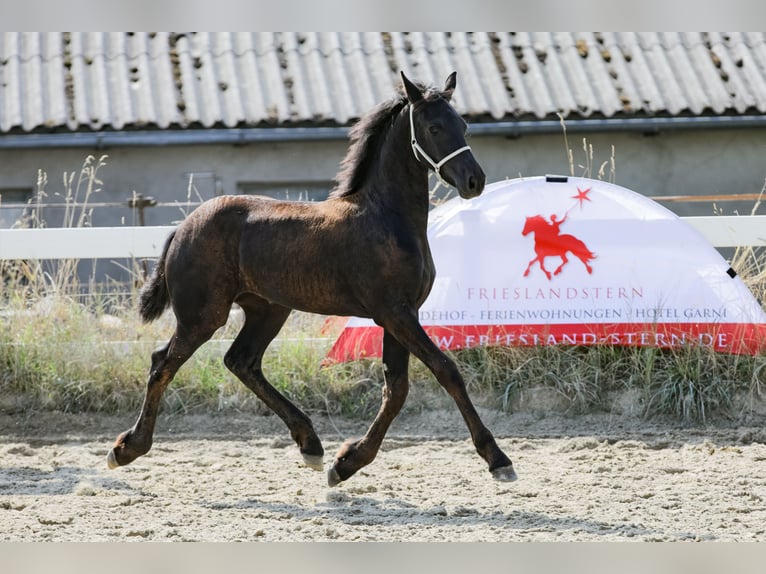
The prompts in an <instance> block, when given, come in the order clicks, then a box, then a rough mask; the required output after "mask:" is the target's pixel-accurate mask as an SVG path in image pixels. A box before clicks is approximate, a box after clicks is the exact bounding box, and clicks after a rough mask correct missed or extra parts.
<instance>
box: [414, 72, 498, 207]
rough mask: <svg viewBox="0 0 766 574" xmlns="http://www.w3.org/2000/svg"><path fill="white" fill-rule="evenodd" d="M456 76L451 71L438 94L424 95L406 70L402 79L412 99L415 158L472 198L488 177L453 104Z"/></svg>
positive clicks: (465, 125)
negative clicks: (409, 77)
mask: <svg viewBox="0 0 766 574" xmlns="http://www.w3.org/2000/svg"><path fill="white" fill-rule="evenodd" d="M456 76H457V75H456V73H455V72H452V73H451V74H450V75H449V77H448V78H447V82H446V83H445V85H444V89H443V90H442V91H441V92H437V93H435V94H431V93H428V94H424V93H423V92H422V91H421V90H420V88H418V87H417V86H416V85H415V84H413V83H412V82H411V81H410V80H408V79H407V77H406V76H405V75H404V72H402V82H403V84H404V89H405V91H406V93H407V99H408V101H409V109H408V112H409V117H410V143H411V145H412V150H413V152H414V154H415V157H416V158H417V159H418V161H420V162H422V163H425V164H428V165H429V167H430V168H431V169H432V170H433V171H434V172H435V173H436V175H437V177H438V178H439V179H440V180H442V181H443V182H445V183H447V184H449V185H452V186H454V187H455V188H457V190H458V193H459V194H460V196H461V197H464V198H466V199H469V198H471V197H476V196H477V195H479V194H481V192H482V191H483V190H484V182H485V179H486V176H485V175H484V171H483V170H482V169H481V166H479V163H478V162H477V161H476V158H474V156H473V153H472V152H471V148H470V147H469V146H468V145H467V144H466V142H465V133H466V130H467V129H468V125H467V124H466V123H465V121H463V118H461V117H460V115H459V114H458V113H457V112H456V111H455V108H453V107H452V105H451V104H450V99H451V98H452V93H453V92H454V90H455V85H456V83H457V81H456Z"/></svg>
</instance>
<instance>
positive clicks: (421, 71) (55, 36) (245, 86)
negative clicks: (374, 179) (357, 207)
mask: <svg viewBox="0 0 766 574" xmlns="http://www.w3.org/2000/svg"><path fill="white" fill-rule="evenodd" d="M0 36H1V39H0V131H2V132H17V133H18V132H35V131H37V132H39V131H51V130H56V131H71V130H81V129H86V130H87V129H91V130H103V129H114V130H123V129H150V128H161V129H166V128H184V127H244V126H248V127H249V126H265V125H286V126H290V125H346V124H348V123H350V122H352V121H353V120H354V119H356V118H358V117H360V116H361V115H362V114H363V113H365V112H366V111H367V110H369V109H370V108H371V107H372V106H373V105H375V104H376V103H377V102H379V101H382V100H384V99H387V98H389V97H390V96H391V94H392V93H393V91H394V89H395V86H396V85H397V84H398V82H399V76H398V73H399V70H403V71H404V72H405V73H406V74H408V75H409V76H410V77H411V78H414V79H418V80H422V81H425V82H428V83H435V84H440V83H441V82H442V81H443V80H444V79H445V78H446V77H447V75H448V74H449V73H450V72H452V71H453V70H457V72H458V91H457V93H456V96H455V104H456V106H457V108H458V110H459V111H460V112H461V113H463V114H466V115H468V116H471V117H472V119H473V121H482V120H508V119H514V118H525V119H535V118H537V119H543V118H546V119H551V118H556V117H557V114H558V113H561V114H562V115H563V116H564V117H567V118H588V117H606V118H614V117H642V116H676V115H720V114H744V113H749V114H763V113H766V33H763V32H751V33H740V32H699V33H691V32H678V33H669V32H661V33H656V32H646V33H625V32H621V33H607V32H539V33H527V32H496V33H486V32H476V33H470V32H451V33H450V32H428V33H415V32H412V33H399V32H358V33H353V32H338V33H325V32H322V33H311V32H307V33H296V32H275V33H264V32H253V33H250V32H231V33H221V32H215V33H201V32H186V33H167V32H156V33H155V32H152V33H145V32H135V33H117V32H82V33H81V32H63V33H59V32H4V33H2V34H0Z"/></svg>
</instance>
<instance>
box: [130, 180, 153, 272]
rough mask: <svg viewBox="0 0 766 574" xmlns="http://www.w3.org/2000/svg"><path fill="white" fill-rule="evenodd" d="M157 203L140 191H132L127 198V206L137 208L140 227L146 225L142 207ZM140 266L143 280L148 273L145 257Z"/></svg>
mask: <svg viewBox="0 0 766 574" xmlns="http://www.w3.org/2000/svg"><path fill="white" fill-rule="evenodd" d="M156 205H157V200H156V199H154V198H153V197H151V196H149V197H144V196H143V195H142V194H140V193H134V194H133V197H131V198H129V199H128V207H130V208H131V209H137V210H138V224H139V225H140V226H141V227H145V226H146V219H145V218H144V209H146V208H147V207H154V206H156ZM141 268H142V269H143V270H144V277H143V279H144V281H145V280H146V277H147V276H148V275H149V267H148V266H147V264H146V259H142V260H141Z"/></svg>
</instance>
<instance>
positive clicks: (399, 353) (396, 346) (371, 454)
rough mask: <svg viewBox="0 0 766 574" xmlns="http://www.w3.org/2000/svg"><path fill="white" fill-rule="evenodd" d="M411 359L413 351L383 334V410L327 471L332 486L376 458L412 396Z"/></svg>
mask: <svg viewBox="0 0 766 574" xmlns="http://www.w3.org/2000/svg"><path fill="white" fill-rule="evenodd" d="M409 358H410V353H409V351H408V350H407V349H406V348H405V347H403V346H402V345H401V343H399V341H397V340H396V339H395V338H394V337H393V336H392V335H391V334H390V333H389V332H388V331H385V332H384V334H383V369H384V376H385V386H384V387H383V400H382V402H381V405H380V411H378V415H377V416H376V417H375V420H374V421H373V422H372V424H371V425H370V428H369V429H368V430H367V433H366V434H365V435H364V437H362V438H361V439H359V440H358V441H355V442H347V443H346V444H344V445H343V446H342V447H341V448H340V450H339V451H338V454H337V455H336V456H335V462H334V464H333V466H332V468H330V470H329V471H328V472H327V482H328V483H329V485H330V486H336V485H338V484H339V483H340V482H341V481H344V480H346V479H347V478H349V477H350V476H351V475H353V474H354V473H355V472H356V471H358V470H359V469H360V468H362V467H363V466H365V465H368V464H370V463H371V462H372V461H373V460H374V459H375V456H376V455H377V454H378V450H379V449H380V445H381V443H382V442H383V438H384V437H385V435H386V431H388V427H389V426H391V423H392V422H393V420H394V418H396V415H398V414H399V411H401V410H402V406H403V405H404V401H405V399H406V398H407V395H408V393H409V388H410V383H409V380H408V378H407V377H408V375H407V370H408V367H409Z"/></svg>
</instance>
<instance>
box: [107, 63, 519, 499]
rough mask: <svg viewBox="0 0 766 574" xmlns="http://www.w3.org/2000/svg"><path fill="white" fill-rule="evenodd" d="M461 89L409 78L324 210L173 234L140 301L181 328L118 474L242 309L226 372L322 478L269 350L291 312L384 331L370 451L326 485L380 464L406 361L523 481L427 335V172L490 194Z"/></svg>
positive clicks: (246, 209) (242, 204) (365, 443)
mask: <svg viewBox="0 0 766 574" xmlns="http://www.w3.org/2000/svg"><path fill="white" fill-rule="evenodd" d="M455 76H456V75H455V73H452V74H451V75H450V76H449V77H448V78H447V82H446V85H445V87H444V89H443V90H442V91H439V90H434V89H425V88H421V87H419V86H416V85H415V84H413V83H412V82H410V81H409V80H408V79H407V78H406V77H405V75H404V74H402V82H403V86H404V93H403V94H401V95H400V96H398V97H396V98H394V99H393V100H391V101H390V102H386V103H383V104H380V105H378V106H377V107H376V108H374V109H373V110H372V111H371V112H370V113H369V114H367V115H366V116H365V117H363V118H362V119H361V120H360V121H359V122H358V123H357V124H356V125H355V126H354V127H353V129H352V131H351V134H350V136H351V140H352V143H351V145H350V147H349V150H348V152H347V155H346V157H345V159H344V160H343V162H342V164H341V169H340V172H339V174H338V180H337V181H338V185H337V187H336V188H335V189H334V190H333V191H332V193H331V194H330V197H329V198H328V199H327V200H326V201H323V202H317V203H302V202H288V201H276V200H272V199H268V198H262V197H254V196H223V197H217V198H215V199H211V200H209V201H207V202H205V203H204V204H202V205H201V206H199V207H198V208H197V209H196V210H195V211H194V212H193V213H191V215H189V217H188V218H187V219H186V220H184V221H183V223H181V224H180V225H179V226H178V227H177V228H176V230H175V231H174V232H173V233H171V235H170V237H169V238H168V240H167V242H166V244H165V247H164V251H163V253H162V256H161V257H160V259H159V261H158V263H157V266H156V267H155V269H154V273H153V275H152V276H151V278H150V279H149V281H148V282H147V283H146V285H145V286H144V288H143V289H142V291H141V296H140V314H141V317H142V318H143V320H144V321H147V322H148V321H152V320H154V319H156V318H158V317H159V316H160V315H161V314H162V313H163V311H164V310H165V309H166V308H167V307H168V306H171V307H172V309H173V312H174V313H175V316H176V329H175V332H174V333H173V336H172V337H171V338H170V341H168V343H167V344H166V345H165V346H164V347H162V348H160V349H158V350H157V351H155V352H154V353H153V354H152V366H151V371H150V374H149V380H148V383H147V388H146V396H145V398H144V403H143V407H142V409H141V413H140V415H139V417H138V420H137V421H136V423H135V424H134V425H133V427H132V428H131V429H129V430H127V431H125V432H123V433H122V434H121V435H120V436H119V437H118V438H117V440H116V442H115V445H114V448H112V449H111V451H110V452H109V455H108V459H107V461H108V464H109V466H110V468H115V467H117V466H120V465H125V464H128V463H129V462H131V461H133V460H134V459H135V458H137V457H139V456H141V455H143V454H145V453H146V452H148V450H149V449H150V448H151V445H152V435H153V432H154V425H155V421H156V418H157V412H158V408H159V403H160V398H161V396H162V393H163V392H164V390H165V388H166V387H167V386H168V384H169V383H170V381H171V380H172V379H173V376H174V375H175V373H176V371H177V370H178V369H179V367H181V365H182V364H183V363H184V362H185V361H186V360H187V359H188V358H189V357H191V356H192V354H193V353H194V352H195V351H196V350H197V348H199V346H200V345H202V344H203V343H204V342H205V341H207V340H208V339H209V338H210V337H211V336H212V335H213V333H214V332H215V331H216V330H217V329H218V328H219V327H221V326H223V325H224V324H225V323H226V320H227V318H228V316H229V309H230V307H231V305H232V304H233V303H237V304H238V305H239V306H240V307H241V308H242V309H243V310H244V314H245V322H244V326H243V327H242V330H241V332H240V333H239V335H238V336H237V338H236V340H235V341H234V343H233V344H232V346H231V348H230V349H229V351H228V352H227V353H226V356H225V357H224V362H225V364H226V366H227V368H229V369H230V370H231V371H232V372H233V373H234V374H235V375H236V376H237V377H238V378H239V379H240V380H241V381H242V382H243V383H244V384H245V385H247V387H248V388H250V389H251V390H252V391H253V392H254V393H255V394H256V395H257V396H258V397H259V398H260V399H261V400H262V401H263V402H264V403H265V404H266V405H267V406H268V407H269V408H270V409H272V410H273V411H274V412H275V413H276V414H277V415H279V417H280V418H281V419H282V420H283V421H284V422H285V424H286V425H287V427H288V428H289V430H290V434H291V435H292V437H293V439H294V440H295V442H296V443H297V444H298V447H299V448H300V452H301V454H302V455H303V459H304V461H305V463H306V465H307V466H309V467H311V468H313V469H316V470H322V462H323V455H324V449H323V448H322V444H321V442H320V441H319V438H318V437H317V435H316V433H315V432H314V429H313V426H312V424H311V420H310V419H309V417H308V416H306V415H305V414H304V413H303V412H302V411H301V410H300V409H298V408H297V407H296V406H295V405H293V404H292V403H291V402H290V401H289V400H288V399H286V398H285V397H284V396H283V395H282V394H280V393H279V392H278V391H277V390H276V389H274V387H272V386H271V385H270V384H269V382H268V381H267V380H266V378H265V377H264V375H263V372H262V370H261V360H262V358H263V354H264V351H265V350H266V347H267V346H268V345H269V343H270V342H271V341H272V340H273V339H274V337H275V336H276V335H277V333H278V332H279V330H280V329H281V327H282V325H283V324H284V323H285V321H286V319H287V317H288V315H289V314H290V312H291V310H292V309H298V310H301V311H309V312H313V313H320V314H324V315H354V316H358V317H368V318H371V319H373V320H374V321H375V322H376V323H377V324H378V325H380V326H382V327H383V329H384V337H383V363H384V367H385V386H384V388H383V399H382V404H381V407H380V411H379V412H378V414H377V416H376V417H375V420H374V421H373V422H372V424H371V426H370V428H369V429H368V431H367V433H366V434H365V435H364V436H363V437H362V438H361V439H359V440H357V441H354V442H347V443H345V444H344V445H343V446H342V447H341V448H340V450H339V451H338V454H337V455H336V457H335V460H334V462H333V465H332V467H331V468H330V469H329V471H328V473H327V477H328V482H329V484H330V485H331V486H335V485H337V484H338V483H340V482H341V481H343V480H346V479H347V478H349V477H350V476H352V475H353V474H354V473H355V472H356V471H358V470H359V469H360V468H362V467H363V466H365V465H367V464H369V463H371V462H372V461H373V460H374V459H375V456H376V454H377V452H378V449H379V448H380V445H381V442H382V441H383V438H384V436H385V434H386V431H387V430H388V428H389V425H390V424H391V422H392V421H393V419H394V418H395V417H396V415H397V414H398V413H399V411H400V410H401V408H402V405H403V404H404V401H405V399H406V397H407V394H408V392H409V381H408V373H407V371H408V363H409V357H410V354H413V355H415V356H416V357H418V358H419V359H420V360H421V361H423V363H425V364H426V365H427V366H428V368H429V369H430V370H431V371H432V372H433V373H434V375H435V376H436V378H437V380H438V381H439V383H440V384H441V385H442V386H443V387H444V388H445V389H446V391H447V392H448V393H449V394H450V396H451V397H452V398H453V399H454V400H455V402H456V403H457V406H458V408H459V409H460V413H461V414H462V415H463V418H464V420H465V422H466V424H467V426H468V429H469V430H470V433H471V438H472V439H473V443H474V445H475V446H476V450H477V451H478V453H479V454H480V455H481V456H482V458H484V460H485V461H487V463H488V465H489V470H490V471H491V472H492V474H493V475H494V477H495V478H497V479H499V480H506V481H510V480H515V478H516V474H515V472H514V470H513V466H512V464H511V461H510V459H509V458H508V457H507V456H506V455H505V454H504V453H503V452H502V451H501V450H500V448H499V447H498V446H497V443H496V442H495V439H494V437H493V436H492V434H491V433H490V431H489V430H488V429H487V428H486V427H485V426H484V424H483V423H482V421H481V420H480V418H479V415H478V413H477V412H476V409H475V408H474V406H473V404H472V403H471V400H470V398H469V397H468V393H467V392H466V388H465V383H464V381H463V378H462V377H461V375H460V373H459V371H458V369H457V368H456V366H455V364H454V362H453V361H452V360H450V359H449V358H448V357H447V356H445V355H444V353H442V352H441V351H440V350H439V349H438V348H437V346H436V345H435V344H434V343H433V342H432V341H431V339H430V338H429V337H428V335H427V334H426V333H425V331H424V330H423V328H422V327H421V326H420V324H419V322H418V309H419V307H420V306H421V304H422V303H423V302H424V301H425V299H426V296H427V295H428V293H429V291H430V290H431V285H432V283H433V280H434V275H435V270H434V265H433V260H432V259H431V251H430V249H429V246H428V240H427V237H426V227H427V223H428V207H429V202H428V191H429V190H428V173H429V169H430V170H433V171H435V172H436V174H437V176H438V177H439V178H440V179H442V180H443V181H446V182H447V183H449V184H451V185H453V186H454V187H456V188H457V190H458V192H459V193H460V195H461V196H462V197H464V198H471V197H476V196H478V195H479V194H480V193H481V192H482V190H483V189H484V180H485V176H484V172H483V171H482V169H481V167H480V166H479V164H478V163H477V162H476V160H475V159H474V156H473V154H472V153H471V151H470V148H469V147H468V146H467V145H466V142H465V131H466V128H467V126H466V123H465V122H464V121H463V119H462V118H461V117H460V116H459V115H458V114H457V112H456V111H455V109H454V108H453V107H452V106H451V105H450V103H449V101H450V98H451V96H452V93H453V91H454V89H455V85H456V81H455ZM433 158H440V159H438V160H434V159H433Z"/></svg>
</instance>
